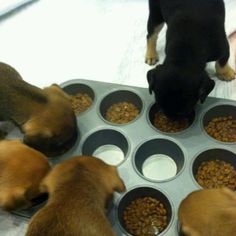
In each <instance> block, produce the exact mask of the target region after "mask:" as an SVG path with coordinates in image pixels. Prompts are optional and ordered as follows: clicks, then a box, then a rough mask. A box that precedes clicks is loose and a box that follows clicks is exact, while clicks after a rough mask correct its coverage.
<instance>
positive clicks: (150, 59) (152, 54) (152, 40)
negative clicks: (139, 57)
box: [145, 24, 164, 65]
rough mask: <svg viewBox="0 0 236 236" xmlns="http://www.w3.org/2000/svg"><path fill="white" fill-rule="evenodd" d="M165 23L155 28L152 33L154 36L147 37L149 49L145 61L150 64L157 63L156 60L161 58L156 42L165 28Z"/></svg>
mask: <svg viewBox="0 0 236 236" xmlns="http://www.w3.org/2000/svg"><path fill="white" fill-rule="evenodd" d="M163 25H164V24H161V25H158V26H157V27H156V28H155V31H154V33H153V34H152V36H151V37H149V38H148V39H147V51H146V56H145V63H147V64H148V65H155V64H156V62H157V61H158V60H159V57H158V54H157V51H156V43H157V38H158V34H159V32H160V31H161V29H162V28H163Z"/></svg>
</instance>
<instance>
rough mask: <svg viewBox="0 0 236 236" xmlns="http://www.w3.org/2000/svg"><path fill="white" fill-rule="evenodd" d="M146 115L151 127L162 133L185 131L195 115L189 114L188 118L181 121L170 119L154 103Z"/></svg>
mask: <svg viewBox="0 0 236 236" xmlns="http://www.w3.org/2000/svg"><path fill="white" fill-rule="evenodd" d="M148 115H149V120H150V122H151V124H152V126H153V127H154V128H155V129H157V130H159V131H161V132H164V133H178V132H181V131H184V130H186V129H187V128H189V127H190V126H191V124H192V123H193V121H194V116H195V114H191V115H190V116H189V117H184V118H181V119H170V118H168V117H167V116H166V115H165V114H164V113H163V112H162V110H161V109H160V108H159V106H158V105H157V104H156V103H154V104H152V106H151V107H150V110H149V114H148Z"/></svg>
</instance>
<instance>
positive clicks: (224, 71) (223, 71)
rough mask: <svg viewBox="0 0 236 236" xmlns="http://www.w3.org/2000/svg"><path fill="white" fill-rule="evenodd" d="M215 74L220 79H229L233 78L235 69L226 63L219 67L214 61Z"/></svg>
mask: <svg viewBox="0 0 236 236" xmlns="http://www.w3.org/2000/svg"><path fill="white" fill-rule="evenodd" d="M216 75H217V77H218V78H219V79H220V80H225V81H231V80H234V79H235V71H234V70H233V69H232V68H231V67H230V66H229V65H228V64H226V65H225V66H224V67H220V65H219V64H218V63H216Z"/></svg>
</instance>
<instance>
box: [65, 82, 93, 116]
mask: <svg viewBox="0 0 236 236" xmlns="http://www.w3.org/2000/svg"><path fill="white" fill-rule="evenodd" d="M63 90H64V91H65V92H66V93H67V94H69V95H70V99H71V105H72V108H73V110H74V112H75V114H76V115H79V114H81V113H83V112H85V111H86V110H88V109H89V108H90V107H91V106H92V104H93V100H94V97H95V94H94V91H93V89H92V88H91V87H89V86H88V85H86V84H80V83H75V84H70V85H68V86H66V87H64V88H63Z"/></svg>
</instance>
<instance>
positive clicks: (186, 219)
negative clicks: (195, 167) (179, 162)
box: [178, 188, 236, 236]
mask: <svg viewBox="0 0 236 236" xmlns="http://www.w3.org/2000/svg"><path fill="white" fill-rule="evenodd" d="M178 218H179V221H180V225H181V233H182V235H186V236H187V235H191V236H195V235H196V236H203V235H207V236H215V235H222V236H223V235H224V236H231V235H234V234H235V232H236V194H235V192H233V191H232V190H230V189H227V188H220V189H202V190H197V191H194V192H192V193H190V194H189V195H188V196H187V197H186V198H185V199H184V200H183V201H182V202H181V204H180V206H179V210H178ZM225 219H227V221H225Z"/></svg>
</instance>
